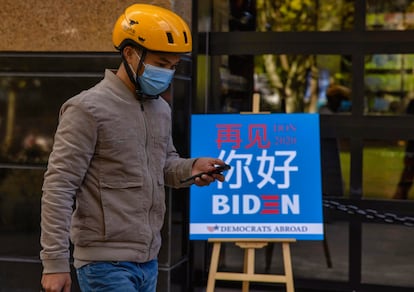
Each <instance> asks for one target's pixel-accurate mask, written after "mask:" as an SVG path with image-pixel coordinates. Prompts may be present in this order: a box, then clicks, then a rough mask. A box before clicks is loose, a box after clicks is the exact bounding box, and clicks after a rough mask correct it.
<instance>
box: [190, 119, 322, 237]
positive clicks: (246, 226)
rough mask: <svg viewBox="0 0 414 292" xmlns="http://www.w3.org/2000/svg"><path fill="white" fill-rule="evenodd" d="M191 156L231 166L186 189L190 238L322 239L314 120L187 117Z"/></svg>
mask: <svg viewBox="0 0 414 292" xmlns="http://www.w3.org/2000/svg"><path fill="white" fill-rule="evenodd" d="M191 122H192V125H191V157H206V156H210V157H218V158H220V159H222V160H223V161H224V162H225V163H227V164H229V165H230V166H231V169H230V170H228V171H227V172H225V173H224V175H225V181H224V182H218V181H217V182H215V183H213V184H211V185H210V186H208V187H197V186H192V187H191V194H190V239H193V240H204V239H209V238H294V239H298V240H320V239H323V219H322V197H321V193H322V191H321V174H320V143H319V115H317V114H202V115H193V116H192V120H191Z"/></svg>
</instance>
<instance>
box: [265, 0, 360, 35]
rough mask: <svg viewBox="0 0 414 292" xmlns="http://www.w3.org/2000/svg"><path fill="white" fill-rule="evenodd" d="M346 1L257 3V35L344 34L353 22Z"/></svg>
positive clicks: (351, 10) (350, 10) (351, 4)
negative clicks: (311, 32)
mask: <svg viewBox="0 0 414 292" xmlns="http://www.w3.org/2000/svg"><path fill="white" fill-rule="evenodd" d="M353 13H354V3H353V1H347V0H339V1H338V0H321V1H306V0H296V1H291V0H283V1H269V0H267V1H257V31H344V30H351V29H352V28H353V22H354V17H353Z"/></svg>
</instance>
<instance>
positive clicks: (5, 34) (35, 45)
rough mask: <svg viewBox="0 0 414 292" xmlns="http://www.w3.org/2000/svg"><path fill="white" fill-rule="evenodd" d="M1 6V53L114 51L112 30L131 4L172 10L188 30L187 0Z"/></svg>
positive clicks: (18, 1)
mask: <svg viewBox="0 0 414 292" xmlns="http://www.w3.org/2000/svg"><path fill="white" fill-rule="evenodd" d="M1 2H2V3H1V7H0V51H36V52H47V51H52V52H59V51H65V52H68V51H71V52H73V51H96V52H108V51H109V52H110V51H114V48H113V46H112V38H111V33H112V27H113V24H114V23H115V21H116V19H117V18H118V16H119V15H120V14H121V13H122V11H123V10H124V9H125V8H126V7H128V6H129V5H131V4H133V3H148V4H155V5H159V6H162V7H164V8H168V9H171V10H173V11H175V12H176V13H177V14H179V15H180V16H181V17H183V18H184V19H185V20H186V21H187V23H188V24H189V26H190V27H191V1H190V0H175V1H174V0H156V1H130V0H43V1H27V0H5V1H1Z"/></svg>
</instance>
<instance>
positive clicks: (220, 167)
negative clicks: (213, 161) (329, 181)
mask: <svg viewBox="0 0 414 292" xmlns="http://www.w3.org/2000/svg"><path fill="white" fill-rule="evenodd" d="M230 168H231V166H230V165H228V164H224V165H217V166H216V167H215V169H214V170H212V171H208V172H200V173H197V174H195V175H193V176H190V177H187V178H185V179H182V180H180V182H181V183H186V182H188V181H190V180H193V179H195V178H197V177H201V176H202V175H203V174H208V175H212V174H219V173H220V174H221V173H222V172H223V171H226V170H229V169H230Z"/></svg>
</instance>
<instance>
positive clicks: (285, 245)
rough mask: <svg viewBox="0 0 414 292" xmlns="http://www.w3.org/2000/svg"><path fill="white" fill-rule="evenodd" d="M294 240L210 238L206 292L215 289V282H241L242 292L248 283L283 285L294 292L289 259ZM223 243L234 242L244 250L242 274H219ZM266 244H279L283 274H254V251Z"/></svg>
mask: <svg viewBox="0 0 414 292" xmlns="http://www.w3.org/2000/svg"><path fill="white" fill-rule="evenodd" d="M295 241H296V240H295V239H276V238H266V239H262V238H248V239H237V238H211V239H209V240H208V242H212V243H213V252H212V255H211V263H210V271H209V275H208V282H207V290H206V292H213V291H214V288H215V283H216V280H226V281H241V282H243V283H242V291H243V292H248V291H249V285H250V282H267V283H285V284H286V291H287V292H294V291H295V290H294V285H293V272H292V261H291V257H290V247H289V244H290V243H291V242H295ZM223 242H234V244H235V245H237V246H239V247H240V248H243V249H244V264H243V273H232V272H219V271H217V269H218V263H219V257H220V248H221V244H222V243H223ZM268 243H281V244H282V252H283V266H284V274H280V275H271V274H256V273H255V271H254V266H255V249H257V248H263V247H265V246H267V244H268Z"/></svg>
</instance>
